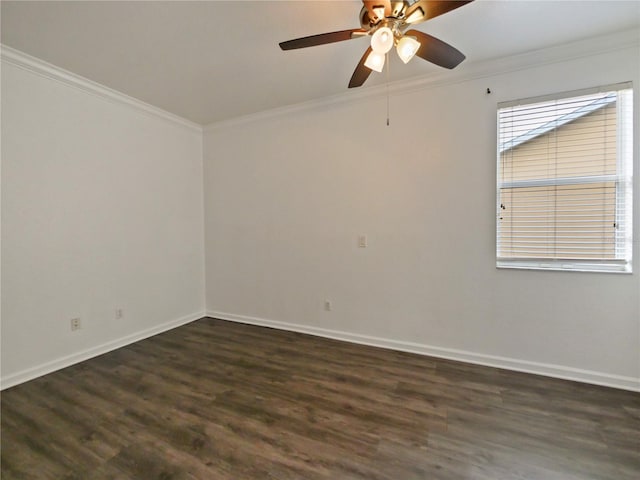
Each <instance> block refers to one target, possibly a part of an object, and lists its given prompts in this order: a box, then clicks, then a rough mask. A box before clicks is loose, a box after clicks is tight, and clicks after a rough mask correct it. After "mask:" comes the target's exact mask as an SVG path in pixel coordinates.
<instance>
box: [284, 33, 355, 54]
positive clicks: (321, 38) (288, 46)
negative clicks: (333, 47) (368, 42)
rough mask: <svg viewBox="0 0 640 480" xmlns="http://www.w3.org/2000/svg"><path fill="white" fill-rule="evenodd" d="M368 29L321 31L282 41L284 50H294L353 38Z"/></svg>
mask: <svg viewBox="0 0 640 480" xmlns="http://www.w3.org/2000/svg"><path fill="white" fill-rule="evenodd" d="M366 33H367V31H366V30H363V29H362V28H353V29H351V30H340V31H339V32H329V33H320V34H319V35H310V36H308V37H302V38H295V39H293V40H287V41H286V42H280V48H281V49H282V50H294V49H296V48H306V47H314V46H316V45H324V44H326V43H335V42H342V41H344V40H351V39H352V38H356V37H359V36H362V35H366Z"/></svg>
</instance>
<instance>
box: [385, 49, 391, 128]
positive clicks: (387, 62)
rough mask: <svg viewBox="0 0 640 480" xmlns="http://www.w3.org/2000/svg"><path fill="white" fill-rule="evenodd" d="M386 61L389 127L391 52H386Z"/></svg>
mask: <svg viewBox="0 0 640 480" xmlns="http://www.w3.org/2000/svg"><path fill="white" fill-rule="evenodd" d="M386 56H387V58H386V61H385V63H386V64H387V127H388V126H389V70H390V69H391V64H390V63H389V53H388V52H387V53H386Z"/></svg>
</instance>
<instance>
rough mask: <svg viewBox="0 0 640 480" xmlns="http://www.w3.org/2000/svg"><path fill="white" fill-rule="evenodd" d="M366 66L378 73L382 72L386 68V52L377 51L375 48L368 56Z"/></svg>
mask: <svg viewBox="0 0 640 480" xmlns="http://www.w3.org/2000/svg"><path fill="white" fill-rule="evenodd" d="M364 66H365V67H367V68H369V69H371V70H374V71H376V72H378V73H380V72H382V69H383V68H384V53H380V52H376V51H375V50H374V51H373V52H371V53H370V54H369V55H368V56H367V59H366V60H365V62H364Z"/></svg>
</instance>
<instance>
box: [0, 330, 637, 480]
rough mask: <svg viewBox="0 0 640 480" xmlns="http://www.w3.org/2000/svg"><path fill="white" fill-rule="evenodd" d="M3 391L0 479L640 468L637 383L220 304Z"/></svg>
mask: <svg viewBox="0 0 640 480" xmlns="http://www.w3.org/2000/svg"><path fill="white" fill-rule="evenodd" d="M1 402H2V412H1V413H2V417H1V427H2V449H1V464H0V476H1V477H2V478H3V479H20V480H22V479H35V480H49V479H52V480H53V479H55V480H65V479H66V480H74V479H91V480H94V479H95V480H126V479H145V480H147V479H149V480H153V479H165V480H167V479H180V480H194V479H206V480H211V479H213V480H252V479H260V480H263V479H278V480H297V479H300V480H412V479H416V480H418V479H424V480H426V479H429V480H447V479H455V480H461V479H462V480H464V479H477V480H501V479H505V480H506V479H509V480H534V479H535V480H538V479H544V480H637V479H638V478H640V394H638V393H633V392H626V391H622V390H615V389H611V388H604V387H597V386H592V385H585V384H579V383H576V382H569V381H563V380H558V379H552V378H546V377H541V376H536V375H528V374H524V373H517V372H509V371H506V370H500V369H496V368H489V367H481V366H475V365H469V364H465V363H462V362H455V361H451V360H441V359H434V358H430V357H425V356H420V355H413V354H409V353H404V352H396V351H392V350H385V349H379V348H373V347H368V346H364V345H354V344H349V343H345V342H340V341H336V340H330V339H326V338H318V337H313V336H309V335H304V334H300V333H294V332H286V331H281V330H273V329H268V328H261V327H255V326H250V325H242V324H237V323H231V322H225V321H221V320H215V319H202V320H199V321H197V322H193V323H190V324H188V325H185V326H183V327H180V328H177V329H174V330H171V331H169V332H166V333H163V334H161V335H157V336H155V337H152V338H150V339H146V340H143V341H140V342H137V343H135V344H133V345H129V346H127V347H124V348H121V349H118V350H116V351H113V352H110V353H108V354H105V355H101V356H99V357H96V358H94V359H91V360H89V361H87V362H83V363H81V364H77V365H74V366H72V367H69V368H66V369H64V370H60V371H58V372H55V373H52V374H50V375H46V376H44V377H41V378H38V379H36V380H33V381H31V382H27V383H25V384H22V385H19V386H16V387H13V388H10V389H8V390H5V391H4V392H2V396H1Z"/></svg>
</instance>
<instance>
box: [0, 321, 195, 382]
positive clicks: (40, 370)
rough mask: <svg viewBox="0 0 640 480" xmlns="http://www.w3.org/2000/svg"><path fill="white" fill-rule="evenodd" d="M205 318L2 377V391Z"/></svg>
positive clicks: (168, 324)
mask: <svg viewBox="0 0 640 480" xmlns="http://www.w3.org/2000/svg"><path fill="white" fill-rule="evenodd" d="M205 316H206V315H205V313H204V312H198V313H194V314H192V315H187V316H185V317H182V318H178V319H177V320H171V321H169V322H165V323H162V324H160V325H156V326H153V327H151V328H147V329H145V330H141V331H139V332H136V333H132V334H131V335H127V336H126V337H122V338H118V339H116V340H112V341H110V342H107V343H103V344H101V345H98V346H96V347H92V348H89V349H87V350H83V351H81V352H77V353H73V354H71V355H67V356H64V357H61V358H57V359H55V360H52V361H50V362H46V363H43V364H41V365H37V366H35V367H32V368H27V369H26V370H22V371H20V372H17V373H12V374H11V375H7V376H6V377H2V378H1V379H0V390H4V389H6V388H9V387H13V386H15V385H18V384H20V383H24V382H27V381H29V380H33V379H34V378H38V377H41V376H42V375H46V374H47V373H51V372H55V371H56V370H60V369H62V368H65V367H69V366H71V365H74V364H76V363H79V362H83V361H85V360H89V359H90V358H93V357H97V356H98V355H102V354H104V353H107V352H110V351H112V350H116V349H118V348H121V347H124V346H127V345H130V344H132V343H135V342H138V341H140V340H144V339H145V338H149V337H153V336H154V335H157V334H159V333H162V332H166V331H167V330H171V329H173V328H176V327H179V326H181V325H185V324H187V323H191V322H193V321H195V320H199V319H201V318H203V317H205Z"/></svg>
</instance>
